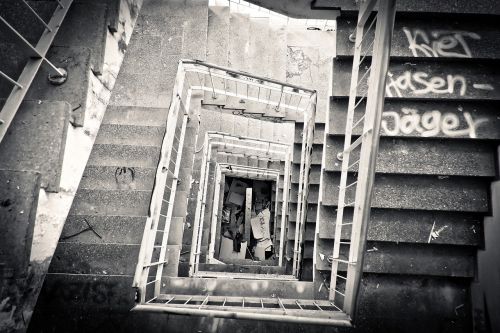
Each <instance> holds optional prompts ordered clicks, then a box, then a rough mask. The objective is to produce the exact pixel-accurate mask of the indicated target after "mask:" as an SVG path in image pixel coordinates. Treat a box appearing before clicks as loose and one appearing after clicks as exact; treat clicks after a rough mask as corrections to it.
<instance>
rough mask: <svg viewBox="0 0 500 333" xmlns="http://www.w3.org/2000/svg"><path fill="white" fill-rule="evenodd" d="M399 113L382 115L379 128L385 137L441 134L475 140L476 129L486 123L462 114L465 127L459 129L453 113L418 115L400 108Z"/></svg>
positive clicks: (415, 112) (457, 118) (438, 112)
mask: <svg viewBox="0 0 500 333" xmlns="http://www.w3.org/2000/svg"><path fill="white" fill-rule="evenodd" d="M401 111H402V112H403V115H400V114H399V113H398V112H395V111H386V112H384V113H383V115H382V117H383V119H382V123H381V126H382V130H383V131H384V132H385V134H386V135H390V136H397V135H400V134H406V135H409V134H417V133H418V134H420V135H421V136H423V137H432V136H437V135H439V133H443V134H444V135H445V136H448V137H466V136H468V137H470V138H477V128H478V127H479V125H480V124H482V123H485V122H487V119H486V118H481V119H476V120H474V119H472V116H471V114H470V113H468V112H464V113H463V116H464V119H465V122H466V124H467V127H466V128H461V127H463V126H460V125H461V124H460V119H459V117H458V116H457V115H456V114H454V113H445V114H441V112H440V111H426V112H424V113H423V114H422V115H420V114H418V110H416V109H409V108H402V109H401ZM389 127H391V128H389ZM460 128H461V129H460Z"/></svg>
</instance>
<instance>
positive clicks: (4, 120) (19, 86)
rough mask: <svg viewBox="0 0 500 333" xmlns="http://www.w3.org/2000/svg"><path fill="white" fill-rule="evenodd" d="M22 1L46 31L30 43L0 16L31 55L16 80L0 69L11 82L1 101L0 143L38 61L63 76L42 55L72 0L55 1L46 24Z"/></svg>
mask: <svg viewBox="0 0 500 333" xmlns="http://www.w3.org/2000/svg"><path fill="white" fill-rule="evenodd" d="M22 2H23V3H25V5H27V6H28V7H29V10H30V11H31V12H32V14H34V15H35V16H36V17H37V19H38V20H39V21H41V23H42V24H43V25H44V27H45V29H46V30H45V32H44V33H43V34H42V35H41V37H40V39H39V40H38V42H37V44H36V46H33V45H31V43H30V42H28V41H27V40H26V38H24V36H23V35H22V34H21V33H20V32H19V31H17V30H16V29H15V28H14V27H13V26H12V25H11V24H9V22H7V20H6V19H5V18H3V17H2V16H1V15H0V24H3V25H4V26H6V27H7V30H9V31H10V32H11V33H12V34H14V36H15V37H16V40H17V41H19V42H21V43H22V44H23V45H24V46H25V47H27V48H28V49H29V50H30V51H31V52H32V53H33V54H32V57H30V58H28V62H27V63H26V65H25V66H24V69H23V71H22V73H21V74H20V76H19V78H18V79H17V80H16V79H14V78H12V77H10V76H9V75H7V74H6V73H4V72H2V71H0V77H2V78H4V79H6V80H7V81H8V82H10V83H11V84H12V85H14V87H13V89H12V91H11V93H10V94H9V96H8V97H7V100H6V101H5V104H4V105H3V107H2V109H1V110H0V143H1V142H2V139H3V138H4V136H5V134H6V133H7V130H8V128H9V126H10V124H11V123H12V120H13V119H14V117H15V115H16V113H17V110H18V109H19V106H20V105H21V102H22V101H23V99H24V97H25V96H26V93H27V92H28V89H29V88H30V86H31V83H32V82H33V80H34V78H35V76H36V74H37V73H38V70H39V69H40V66H41V65H42V63H45V64H47V65H48V66H49V67H50V68H51V70H53V71H54V72H56V73H57V75H58V76H60V77H63V78H65V77H66V73H65V71H62V70H61V69H60V68H57V67H56V66H55V65H54V64H53V63H52V62H50V61H49V60H48V59H47V58H46V55H47V51H48V50H49V48H50V46H51V45H52V42H53V41H54V38H55V36H56V34H57V32H58V30H59V28H60V26H61V24H62V22H63V20H64V18H65V17H66V14H67V13H68V11H69V8H70V6H71V4H72V3H73V0H60V1H57V7H56V9H55V11H54V13H53V14H52V17H51V19H50V21H49V22H48V23H46V22H45V21H43V20H42V19H41V18H40V16H39V15H38V13H37V12H36V11H35V10H34V9H33V8H32V7H31V6H30V5H29V4H28V3H26V1H24V0H23V1H22Z"/></svg>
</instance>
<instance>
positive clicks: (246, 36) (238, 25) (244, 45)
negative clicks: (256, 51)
mask: <svg viewBox="0 0 500 333" xmlns="http://www.w3.org/2000/svg"><path fill="white" fill-rule="evenodd" d="M230 15H231V17H230V20H229V22H230V34H229V57H228V59H229V61H228V66H229V67H231V68H234V69H236V70H239V71H247V72H250V67H249V64H248V63H247V62H246V59H247V58H248V56H249V54H248V51H249V44H248V43H249V40H250V20H249V15H246V14H239V13H230Z"/></svg>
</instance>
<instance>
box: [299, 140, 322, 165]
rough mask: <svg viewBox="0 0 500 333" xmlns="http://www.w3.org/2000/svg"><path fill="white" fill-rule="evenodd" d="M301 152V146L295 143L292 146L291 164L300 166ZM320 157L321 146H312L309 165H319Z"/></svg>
mask: <svg viewBox="0 0 500 333" xmlns="http://www.w3.org/2000/svg"><path fill="white" fill-rule="evenodd" d="M301 151H302V144H298V143H295V144H294V145H293V163H296V164H300V154H301ZM322 156H323V145H322V144H313V148H312V153H311V165H321V158H322Z"/></svg>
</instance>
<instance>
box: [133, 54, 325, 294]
mask: <svg viewBox="0 0 500 333" xmlns="http://www.w3.org/2000/svg"><path fill="white" fill-rule="evenodd" d="M194 91H198V92H208V93H209V94H211V95H212V97H213V98H217V97H218V96H224V97H225V98H237V99H241V100H245V101H252V102H256V103H258V104H261V105H263V106H265V108H267V109H269V110H271V111H272V112H271V114H272V116H276V115H279V116H280V117H281V118H285V119H287V117H289V116H290V115H292V114H293V117H294V118H297V115H299V116H300V117H301V119H303V121H304V124H306V125H305V127H304V131H303V133H304V137H305V138H307V140H306V141H307V142H309V141H310V144H312V135H311V134H310V133H309V131H311V126H310V125H311V121H310V119H314V112H315V103H312V102H311V100H314V101H315V99H316V92H315V91H314V90H311V89H307V88H303V87H300V86H297V85H293V84H288V83H284V82H280V81H277V80H273V79H270V78H266V77H262V76H257V75H253V74H249V73H245V72H241V71H236V70H234V69H231V68H227V67H222V66H217V65H213V64H209V63H204V62H201V61H197V60H180V61H179V65H178V70H177V75H176V78H175V84H174V88H173V92H172V101H171V104H170V107H169V110H168V116H167V123H166V132H165V136H164V139H163V143H162V147H161V155H160V161H159V164H158V168H157V171H156V178H155V182H154V188H153V193H152V198H151V204H150V209H149V216H148V218H147V220H146V223H145V227H144V234H143V239H142V243H141V248H140V251H139V258H138V264H137V267H136V271H135V274H134V281H133V287H135V288H136V290H137V303H139V304H147V303H151V302H154V300H155V299H157V297H159V295H160V291H161V279H162V275H163V270H164V267H165V266H166V265H168V264H173V265H177V264H178V263H177V262H175V263H169V262H168V253H169V252H168V247H167V245H168V235H169V231H170V223H171V220H172V210H173V205H174V203H175V198H176V190H177V183H178V181H179V180H178V176H179V167H180V163H181V160H182V148H183V142H184V135H185V128H186V123H187V121H188V118H189V110H190V101H191V96H192V94H193V92H194ZM262 117H266V115H265V114H263V115H262ZM313 127H314V126H313ZM211 135H212V136H213V137H214V138H216V137H217V135H219V136H220V137H223V136H221V134H220V133H218V134H217V133H212V134H211ZM225 137H226V138H227V135H226V136H225ZM237 139H238V140H243V139H244V138H242V137H238V138H237ZM253 140H255V139H253ZM308 140H309V141H308ZM219 141H221V140H219ZM222 141H223V140H222ZM256 141H258V140H256ZM207 142H208V139H207ZM214 142H216V141H214ZM280 144H281V143H280ZM266 145H268V144H267V143H266V144H264V150H267V149H266V148H265V146H266ZM273 145H274V143H273ZM207 147H208V143H207V144H206V145H205V149H207ZM271 147H272V145H271ZM233 148H234V149H239V148H241V147H238V144H237V143H233ZM243 148H246V146H244V147H243ZM272 150H274V148H273V149H271V150H269V153H273V152H272ZM288 154H289V160H290V161H291V154H292V153H291V149H290V151H289V153H288ZM302 155H303V156H302V159H301V170H303V172H301V176H300V179H299V183H300V184H301V185H299V187H300V188H302V189H305V188H307V176H306V174H308V172H306V171H305V170H307V168H308V166H307V154H302ZM204 156H207V154H206V152H205V153H204ZM205 164H206V161H204V163H203V164H202V168H205ZM202 174H203V175H204V174H205V172H204V171H202ZM285 177H286V178H285V179H290V177H291V172H290V171H289V172H288V175H286V176H285ZM203 179H204V178H201V179H200V180H203ZM304 180H305V181H306V182H304ZM205 184H206V182H205V183H204V184H200V188H204V187H205ZM202 185H203V186H202ZM287 192H288V191H284V202H288V199H287V198H285V195H288V193H287ZM200 193H201V194H203V192H200ZM200 193H199V196H198V203H201V202H202V199H203V196H200ZM300 193H302V196H301V198H302V200H303V199H304V196H306V195H307V191H304V190H302V191H301V192H300ZM205 194H206V193H205ZM305 200H307V198H305ZM282 210H283V212H282V215H283V216H287V215H288V208H287V205H283V207H282ZM201 213H202V205H200V207H197V212H196V214H197V218H198V219H200V217H201V216H203V215H201ZM285 227H286V226H285ZM195 228H196V226H195ZM194 234H196V235H199V231H197V230H194ZM284 234H285V233H284V232H283V233H282V235H281V237H284ZM198 237H199V236H198ZM195 241H196V242H198V238H196V239H195ZM281 243H283V241H282V242H281ZM191 256H195V258H197V259H196V260H198V261H197V262H198V263H199V256H198V257H197V256H196V255H195V252H193V251H192V252H191ZM281 258H283V254H282V253H280V260H282V259H281ZM191 259H194V258H190V262H193V263H194V262H195V260H191ZM193 269H194V265H193V266H191V270H193ZM191 273H192V271H191ZM153 286H154V287H153Z"/></svg>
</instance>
